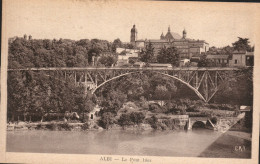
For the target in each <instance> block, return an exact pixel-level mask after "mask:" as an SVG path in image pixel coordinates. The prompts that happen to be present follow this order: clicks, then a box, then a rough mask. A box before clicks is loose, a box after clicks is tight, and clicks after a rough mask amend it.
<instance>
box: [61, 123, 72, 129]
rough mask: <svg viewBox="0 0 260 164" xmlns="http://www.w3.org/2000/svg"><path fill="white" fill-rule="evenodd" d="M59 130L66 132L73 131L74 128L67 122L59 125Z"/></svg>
mask: <svg viewBox="0 0 260 164" xmlns="http://www.w3.org/2000/svg"><path fill="white" fill-rule="evenodd" d="M59 129H64V130H71V129H72V126H71V125H69V124H68V123H67V122H65V123H62V124H59Z"/></svg>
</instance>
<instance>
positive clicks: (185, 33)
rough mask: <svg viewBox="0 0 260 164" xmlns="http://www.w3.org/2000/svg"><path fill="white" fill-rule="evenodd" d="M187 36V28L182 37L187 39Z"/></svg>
mask: <svg viewBox="0 0 260 164" xmlns="http://www.w3.org/2000/svg"><path fill="white" fill-rule="evenodd" d="M186 36H187V32H186V30H185V29H184V30H183V32H182V38H183V39H186Z"/></svg>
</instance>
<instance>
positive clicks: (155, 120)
mask: <svg viewBox="0 0 260 164" xmlns="http://www.w3.org/2000/svg"><path fill="white" fill-rule="evenodd" d="M147 122H148V123H149V124H150V125H151V127H152V128H153V129H157V128H158V125H157V123H158V118H157V117H156V116H152V117H150V118H148V119H147Z"/></svg>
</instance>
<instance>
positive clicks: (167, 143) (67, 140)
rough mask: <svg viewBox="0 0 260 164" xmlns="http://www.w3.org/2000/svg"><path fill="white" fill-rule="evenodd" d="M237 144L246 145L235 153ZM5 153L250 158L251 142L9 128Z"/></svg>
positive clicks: (179, 134)
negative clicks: (15, 129)
mask: <svg viewBox="0 0 260 164" xmlns="http://www.w3.org/2000/svg"><path fill="white" fill-rule="evenodd" d="M237 145H246V149H245V151H243V152H242V151H241V152H237V151H235V147H236V146H237ZM6 149H7V152H35V153H69V154H107V155H143V156H178V157H197V156H201V157H233V158H234V157H235V158H250V156H251V155H250V154H251V142H249V141H247V140H244V139H241V138H237V137H234V136H229V135H225V134H224V135H223V134H222V133H220V132H215V131H211V130H206V129H198V130H193V131H127V130H125V131H123V130H109V131H107V130H103V131H47V130H45V131H41V130H39V131H37V130H32V131H8V132H7V146H6Z"/></svg>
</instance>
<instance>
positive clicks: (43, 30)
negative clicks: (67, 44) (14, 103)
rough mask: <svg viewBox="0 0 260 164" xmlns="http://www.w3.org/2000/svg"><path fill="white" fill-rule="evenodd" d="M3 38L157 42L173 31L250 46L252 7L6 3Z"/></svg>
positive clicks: (107, 0) (75, 0)
mask: <svg viewBox="0 0 260 164" xmlns="http://www.w3.org/2000/svg"><path fill="white" fill-rule="evenodd" d="M4 7H6V10H5V13H6V14H5V15H4V18H5V19H6V29H7V37H8V38H9V37H14V36H19V37H21V36H23V35H24V34H27V36H28V35H32V37H33V38H34V39H54V38H56V39H59V38H63V39H73V40H79V39H93V38H98V39H105V40H108V41H113V40H114V39H116V38H119V39H120V40H121V41H123V42H129V41H130V30H131V28H132V26H133V24H135V25H136V28H137V30H138V39H159V38H160V35H161V33H162V32H163V33H164V34H166V32H167V30H168V26H170V28H171V31H172V32H177V33H179V34H180V35H182V31H183V29H184V28H185V29H186V31H187V37H188V38H191V39H201V40H205V41H206V42H208V43H209V45H210V46H216V47H223V46H227V45H232V43H233V42H235V41H237V40H238V38H237V37H243V38H249V39H250V42H251V45H254V31H255V29H254V27H255V24H254V22H255V21H254V19H255V16H254V10H253V8H254V4H250V3H247V4H245V3H243V4H241V3H236V4H235V3H229V4H227V3H216V2H214V3H205V2H204V3H203V2H170V1H164V2H162V1H112V0H103V1H94V0H92V1H84V0H66V1H65V0H52V1H49V0H45V1H40V0H23V1H18V0H9V1H8V3H7V4H5V6H4Z"/></svg>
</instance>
